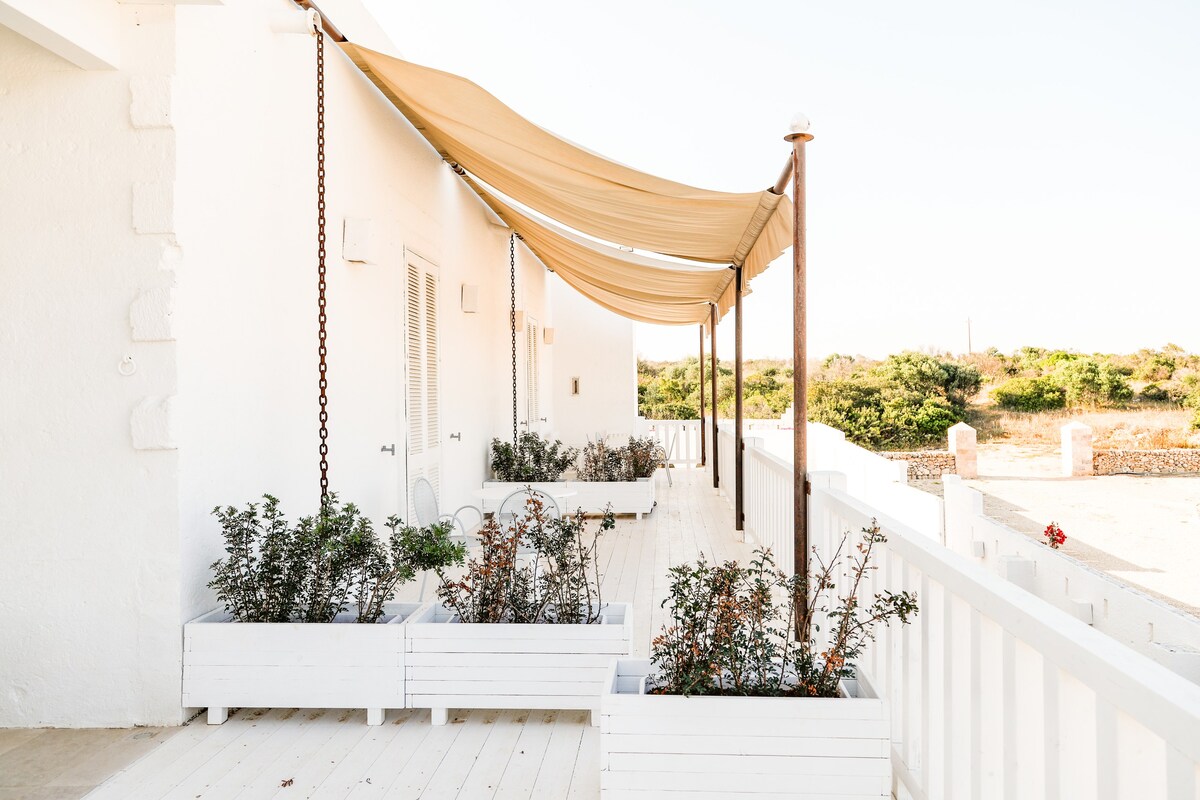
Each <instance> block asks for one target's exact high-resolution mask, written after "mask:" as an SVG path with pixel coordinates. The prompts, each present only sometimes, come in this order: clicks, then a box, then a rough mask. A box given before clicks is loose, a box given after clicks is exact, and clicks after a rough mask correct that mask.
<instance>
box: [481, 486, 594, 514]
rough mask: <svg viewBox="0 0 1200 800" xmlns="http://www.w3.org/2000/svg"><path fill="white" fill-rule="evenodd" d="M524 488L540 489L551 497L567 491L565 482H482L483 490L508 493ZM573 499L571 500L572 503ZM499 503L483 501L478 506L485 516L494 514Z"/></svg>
mask: <svg viewBox="0 0 1200 800" xmlns="http://www.w3.org/2000/svg"><path fill="white" fill-rule="evenodd" d="M526 487H533V488H534V489H540V490H542V491H543V492H545V493H546V494H549V495H553V494H554V493H555V492H564V491H567V482H566V481H553V482H549V483H545V482H544V483H515V482H512V481H484V482H483V488H485V489H507V490H508V491H509V493H512V492H519V491H521V490H522V489H524V488H526ZM574 499H575V498H573V497H572V498H571V500H572V501H573V500H574ZM499 507H500V503H499V501H496V500H484V501H483V502H482V504H481V505H480V508H481V510H482V511H483V513H485V514H494V513H495V512H496V510H497V509H499Z"/></svg>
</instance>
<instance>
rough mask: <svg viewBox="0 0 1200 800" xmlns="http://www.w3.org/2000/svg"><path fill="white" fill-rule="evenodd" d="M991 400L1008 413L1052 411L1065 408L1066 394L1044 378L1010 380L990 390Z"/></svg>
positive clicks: (1059, 387)
mask: <svg viewBox="0 0 1200 800" xmlns="http://www.w3.org/2000/svg"><path fill="white" fill-rule="evenodd" d="M992 399H993V400H995V401H996V405H998V406H1000V407H1001V408H1004V409H1008V410H1009V411H1054V410H1056V409H1060V408H1063V407H1065V406H1066V404H1067V393H1066V391H1065V390H1064V389H1063V388H1062V387H1061V386H1058V385H1056V384H1055V383H1053V382H1052V381H1049V380H1047V379H1045V378H1012V379H1010V380H1007V381H1005V382H1004V383H1002V384H1000V385H999V386H997V387H996V388H995V389H993V390H992Z"/></svg>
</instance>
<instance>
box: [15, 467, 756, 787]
mask: <svg viewBox="0 0 1200 800" xmlns="http://www.w3.org/2000/svg"><path fill="white" fill-rule="evenodd" d="M674 473H675V474H674V475H673V481H674V487H673V488H669V487H668V485H667V479H666V475H665V474H664V473H663V472H661V471H660V472H659V475H658V478H657V480H658V483H659V485H658V486H657V490H658V507H657V508H656V509H655V511H654V513H653V514H651V515H649V516H646V517H645V518H643V519H642V520H640V521H638V520H635V519H634V518H633V517H622V518H620V520H619V521H618V525H617V528H616V530H615V531H613V532H612V533H610V534H609V535H608V536H607V537H606V538H605V540H604V543H603V547H602V554H601V563H602V569H603V573H604V578H603V591H604V597H605V599H606V600H612V601H626V602H630V603H632V604H633V608H634V632H635V635H636V639H635V643H634V654H635V655H637V656H640V657H643V658H644V657H646V655H647V654H648V653H649V645H650V636H651V632H652V631H655V630H657V629H658V628H659V627H660V625H661V617H662V609H661V608H660V603H661V601H662V599H663V598H664V597H665V596H666V580H667V569H668V567H670V566H671V565H672V564H678V563H681V562H685V561H691V560H695V559H696V558H697V557H698V556H699V555H700V554H701V553H704V554H705V555H706V556H708V557H709V558H710V559H742V560H744V559H745V558H746V557H747V556H748V555H749V553H750V552H751V549H752V547H751V545H749V544H746V543H743V542H739V541H737V540H735V538H734V536H733V533H732V531H733V514H732V511H731V509H730V506H729V504H728V503H727V502H726V501H725V500H724V499H723V498H722V497H720V496H718V495H717V494H716V493H715V492H714V491H713V489H712V483H711V477H710V473H708V472H705V471H700V470H696V469H679V470H675V471H674ZM406 589H407V590H408V594H409V595H411V597H410V598H408V599H415V596H416V584H415V583H414V584H409V585H408V586H407V587H406ZM401 599H405V596H403V595H402V598H401ZM589 722H590V721H589V714H588V712H586V711H495V710H475V711H466V710H460V711H457V712H456V713H454V714H453V716H452V717H451V724H449V725H447V726H445V727H434V726H432V725H431V724H430V715H429V712H428V711H425V710H392V711H388V712H387V718H386V721H385V724H384V725H383V726H381V727H370V726H367V725H365V724H364V723H365V716H364V712H362V711H330V710H325V711H323V710H297V709H255V710H244V711H237V712H235V713H233V714H231V715H230V718H229V720H228V721H227V722H226V723H225V724H223V725H211V726H210V725H206V724H205V723H204V718H203V716H201V717H198V718H196V719H194V720H192V721H191V722H190V723H189V724H187V725H185V726H184V727H182V728H178V729H163V731H162V732H161V733H159V734H158V735H157V736H155V737H152V738H151V737H147V738H142V739H138V738H136V737H137V736H138V735H139V729H133V730H132V731H120V730H114V731H109V732H97V733H96V734H95V736H94V738H92V739H90V740H89V739H88V738H87V734H89V733H91V732H88V731H47V732H37V731H27V730H14V731H0V797H12V796H30V797H78V796H81V795H82V794H83V793H84V792H85V791H86V789H87V788H90V787H88V786H87V785H86V784H87V783H88V782H98V781H99V780H100V779H103V778H105V777H107V772H110V771H111V772H116V774H115V775H113V777H112V778H111V779H109V780H108V781H107V783H105V784H104V785H103V786H102V787H100V788H99V789H98V790H96V791H95V792H93V793H92V794H91V795H89V796H90V797H95V798H111V799H112V800H124V799H125V798H145V799H146V800H150V798H159V797H164V798H168V797H178V798H193V797H212V798H235V797H236V798H255V797H275V796H279V797H285V798H286V797H306V796H307V797H321V798H342V797H355V798H358V797H364V798H365V797H384V796H387V797H398V798H405V797H408V798H411V797H418V796H420V797H428V798H451V797H462V798H487V797H511V798H517V797H534V798H560V797H561V798H565V797H571V798H595V797H599V796H600V748H599V729H598V728H596V727H593V726H592V725H591V724H589ZM141 735H142V736H145V733H142V734H141ZM139 753H144V755H142V756H141V759H140V760H138V761H136V762H135V763H132V764H128V763H127V762H128V761H129V760H131V759H132V758H133V757H135V755H136V754H139ZM118 770H120V771H119V772H118ZM289 780H290V781H292V783H291V784H290V785H289V786H287V787H283V786H282V784H283V783H284V782H285V781H289ZM22 782H29V783H34V784H35V785H37V786H38V788H34V787H32V786H31V787H27V788H19V787H22ZM42 787H44V788H42ZM22 792H25V794H22Z"/></svg>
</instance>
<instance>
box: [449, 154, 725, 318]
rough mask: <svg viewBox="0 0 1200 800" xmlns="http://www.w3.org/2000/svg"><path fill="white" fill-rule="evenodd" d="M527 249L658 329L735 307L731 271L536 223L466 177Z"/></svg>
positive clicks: (600, 299) (583, 289) (591, 294)
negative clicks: (652, 254) (645, 252)
mask: <svg viewBox="0 0 1200 800" xmlns="http://www.w3.org/2000/svg"><path fill="white" fill-rule="evenodd" d="M465 180H466V181H467V183H468V184H470V186H471V188H473V189H474V190H475V191H476V192H477V193H478V194H479V196H480V197H482V198H483V200H484V202H486V203H487V204H488V206H490V207H491V209H492V210H493V211H495V212H496V214H497V215H498V216H499V217H500V218H501V219H502V220H504V222H505V223H507V224H508V226H509V227H510V228H512V229H513V230H514V231H516V232H517V233H518V234H520V235H521V238H522V240H524V242H525V245H526V246H527V247H528V248H529V249H530V250H531V251H532V252H533V254H534V255H536V256H537V257H538V258H539V259H541V261H542V263H543V264H545V265H546V266H547V267H549V268H550V269H552V270H554V272H555V273H557V274H558V276H559V277H561V278H562V279H563V280H564V281H566V282H567V283H568V284H570V285H571V286H572V287H574V288H575V289H576V290H577V291H579V292H580V293H581V294H583V295H585V296H586V297H588V298H590V299H591V300H593V301H595V302H596V303H599V304H600V305H602V306H604V307H605V308H607V309H609V310H610V311H615V312H616V313H618V314H620V315H622V316H625V317H628V318H630V319H634V320H637V321H638V322H650V323H654V324H657V325H686V324H694V323H695V324H705V323H707V322H708V321H709V305H710V304H713V303H715V304H716V305H717V316H718V318H720V317H721V316H722V315H724V313H725V312H726V311H727V310H729V308H730V307H731V306H732V305H733V300H734V297H733V286H732V284H733V279H734V271H733V269H732V268H730V267H728V266H726V267H711V266H704V265H699V264H696V265H688V264H675V263H672V262H669V261H663V260H660V259H654V258H648V257H646V256H643V255H639V254H637V253H629V252H626V251H624V250H618V249H617V248H614V247H609V246H607V245H603V244H600V243H598V242H593V241H591V240H588V239H585V238H583V237H582V236H578V235H576V234H574V233H572V232H570V231H567V230H565V229H562V228H558V227H557V226H553V225H550V224H548V223H546V222H543V221H541V220H538V219H535V218H534V217H531V216H529V215H528V214H525V213H523V212H522V211H519V210H517V209H516V208H514V207H513V206H512V205H511V204H510V203H506V202H504V201H503V200H501V199H500V198H499V197H497V196H496V195H495V193H493V192H489V191H488V190H487V189H485V188H484V187H482V186H480V185H479V184H478V183H477V182H476V181H474V180H472V179H471V178H470V177H469V176H468V177H466V178H465Z"/></svg>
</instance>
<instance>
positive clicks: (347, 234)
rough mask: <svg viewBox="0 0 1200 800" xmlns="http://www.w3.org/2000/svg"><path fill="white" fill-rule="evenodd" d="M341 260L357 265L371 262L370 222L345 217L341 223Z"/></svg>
mask: <svg viewBox="0 0 1200 800" xmlns="http://www.w3.org/2000/svg"><path fill="white" fill-rule="evenodd" d="M342 258H344V259H346V260H347V261H353V262H355V263H358V264H366V263H368V262H369V261H370V260H371V220H369V219H361V218H357V217H346V219H345V220H344V221H343V222H342Z"/></svg>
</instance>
